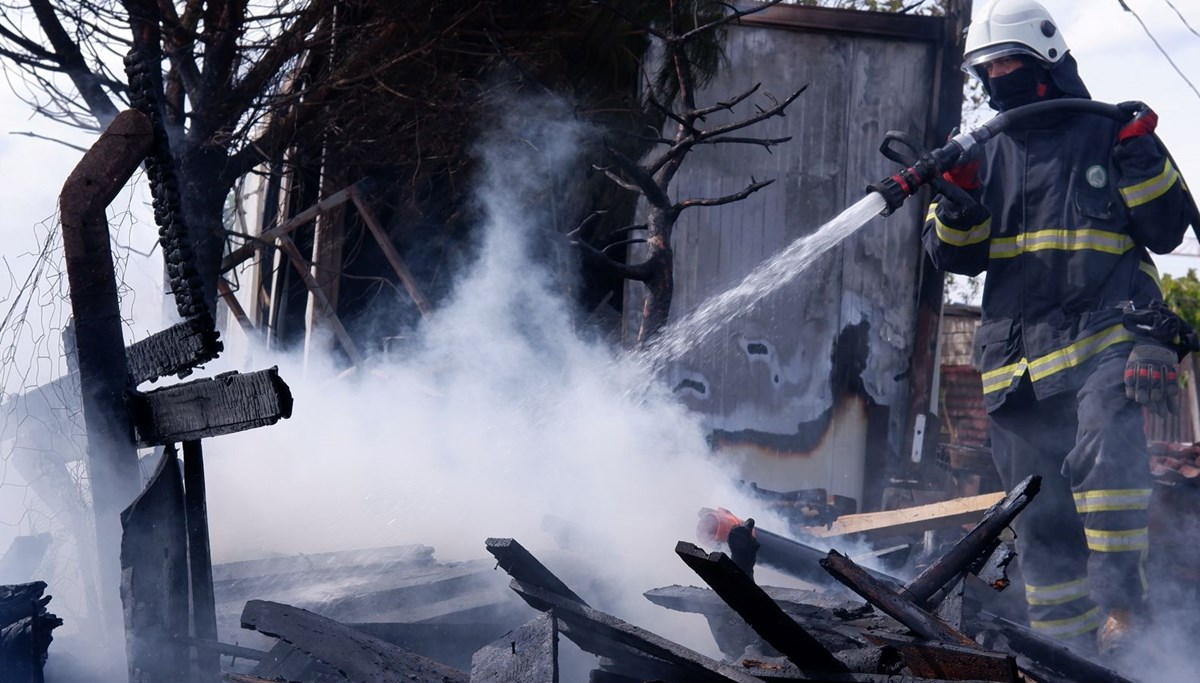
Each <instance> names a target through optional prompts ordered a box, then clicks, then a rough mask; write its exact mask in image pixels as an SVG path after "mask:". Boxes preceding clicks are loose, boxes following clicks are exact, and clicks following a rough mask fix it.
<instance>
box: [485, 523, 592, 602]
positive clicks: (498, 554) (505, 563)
mask: <svg viewBox="0 0 1200 683" xmlns="http://www.w3.org/2000/svg"><path fill="white" fill-rule="evenodd" d="M484 545H485V546H486V547H487V551H488V552H489V553H491V554H492V555H493V556H494V557H495V558H496V562H497V563H499V565H500V568H501V569H503V570H504V571H506V572H508V575H509V576H511V577H513V578H514V579H516V580H518V581H521V582H523V583H526V584H529V585H532V586H537V587H539V588H542V589H544V590H547V591H550V592H551V593H555V594H557V595H561V596H563V597H564V598H567V599H568V600H571V601H573V602H577V603H579V604H581V605H587V603H586V602H584V600H583V598H581V597H579V596H578V595H576V594H575V591H573V590H571V589H570V588H568V587H567V584H565V583H563V581H562V579H559V578H558V577H557V576H555V575H554V573H553V572H551V571H550V570H549V569H547V568H546V566H545V565H543V564H542V563H541V562H540V561H538V559H537V558H536V557H534V556H533V554H532V553H530V552H529V551H528V550H526V549H525V547H524V546H522V545H521V544H520V543H518V542H516V541H515V540H513V539H511V538H489V539H487V541H485V542H484Z"/></svg>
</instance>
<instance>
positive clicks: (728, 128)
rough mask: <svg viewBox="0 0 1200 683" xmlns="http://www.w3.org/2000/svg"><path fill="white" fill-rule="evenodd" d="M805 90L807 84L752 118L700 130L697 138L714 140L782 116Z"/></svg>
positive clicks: (761, 110)
mask: <svg viewBox="0 0 1200 683" xmlns="http://www.w3.org/2000/svg"><path fill="white" fill-rule="evenodd" d="M805 90H808V85H807V84H805V86H804V87H802V88H800V89H799V90H797V91H796V92H794V93H792V94H791V95H789V96H788V98H787V99H785V100H783V101H782V102H776V103H775V105H774V106H773V107H770V108H769V109H760V110H759V113H757V114H755V115H754V116H751V117H750V118H746V119H742V120H741V121H734V122H733V123H728V124H725V125H724V126H717V127H716V128H709V129H707V130H702V131H700V136H699V138H700V140H707V139H711V138H715V137H717V136H720V135H724V134H726V133H732V132H733V131H735V130H741V129H743V128H748V127H750V126H753V125H754V124H756V123H759V122H760V121H766V120H767V119H769V118H773V117H776V116H783V112H784V110H785V109H787V108H788V106H789V105H791V103H792V102H795V101H796V98H797V97H800V95H801V94H802V93H803V92H804V91H805Z"/></svg>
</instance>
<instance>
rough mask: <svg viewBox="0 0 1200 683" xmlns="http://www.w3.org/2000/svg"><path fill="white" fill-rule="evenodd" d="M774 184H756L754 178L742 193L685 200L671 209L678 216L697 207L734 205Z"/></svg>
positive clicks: (769, 181) (771, 181)
mask: <svg viewBox="0 0 1200 683" xmlns="http://www.w3.org/2000/svg"><path fill="white" fill-rule="evenodd" d="M773 182H775V180H774V179H771V180H764V181H762V182H755V181H754V178H751V179H750V184H749V185H747V186H746V187H745V188H744V189H743V190H742V191H741V192H735V193H733V194H727V195H725V196H724V197H713V198H705V199H685V200H684V201H682V202H679V203H678V204H676V205H675V206H673V207H671V210H672V211H674V212H675V213H676V214H678V213H681V212H682V211H683V210H684V209H690V208H692V207H696V206H720V205H722V204H732V203H733V202H740V201H742V200H743V199H745V198H746V197H749V196H750V195H752V194H754V193H755V192H758V191H759V190H761V189H763V188H764V187H766V186H768V185H770V184H771V183H773Z"/></svg>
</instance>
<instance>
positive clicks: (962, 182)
mask: <svg viewBox="0 0 1200 683" xmlns="http://www.w3.org/2000/svg"><path fill="white" fill-rule="evenodd" d="M942 177H943V178H945V180H946V182H948V183H950V184H951V185H957V186H958V187H961V188H962V189H964V190H968V191H971V190H978V189H979V188H980V187H982V186H983V183H981V182H979V159H972V160H970V161H968V162H967V163H965V164H959V165H958V166H955V167H954V168H952V169H950V170H949V171H946V172H945V173H943V174H942Z"/></svg>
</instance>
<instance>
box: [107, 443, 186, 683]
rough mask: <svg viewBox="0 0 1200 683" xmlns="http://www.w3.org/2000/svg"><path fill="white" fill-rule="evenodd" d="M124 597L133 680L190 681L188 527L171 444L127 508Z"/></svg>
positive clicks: (123, 542)
mask: <svg viewBox="0 0 1200 683" xmlns="http://www.w3.org/2000/svg"><path fill="white" fill-rule="evenodd" d="M121 528H122V530H123V533H122V535H121V602H122V603H123V605H124V609H125V634H126V650H127V651H128V653H129V673H130V680H141V678H139V676H145V677H146V680H155V681H159V680H161V681H186V680H189V677H190V676H191V671H190V664H189V659H190V648H189V647H188V646H187V645H186V644H183V643H180V642H178V641H175V640H171V639H170V638H169V636H172V635H181V634H186V633H188V632H189V628H190V626H191V618H190V612H189V608H188V602H189V594H188V559H187V528H186V526H185V520H184V512H183V475H182V474H181V472H180V469H179V458H178V457H177V456H176V454H175V451H174V450H171V449H168V450H167V451H166V452H164V453H163V455H162V459H161V460H159V463H158V468H157V469H156V470H155V472H154V476H153V477H152V478H151V480H150V483H149V484H148V485H147V486H146V490H145V491H143V492H142V494H141V495H140V496H138V497H137V499H136V500H134V501H133V503H131V504H130V505H129V507H128V508H126V509H125V511H124V512H122V513H121Z"/></svg>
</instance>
